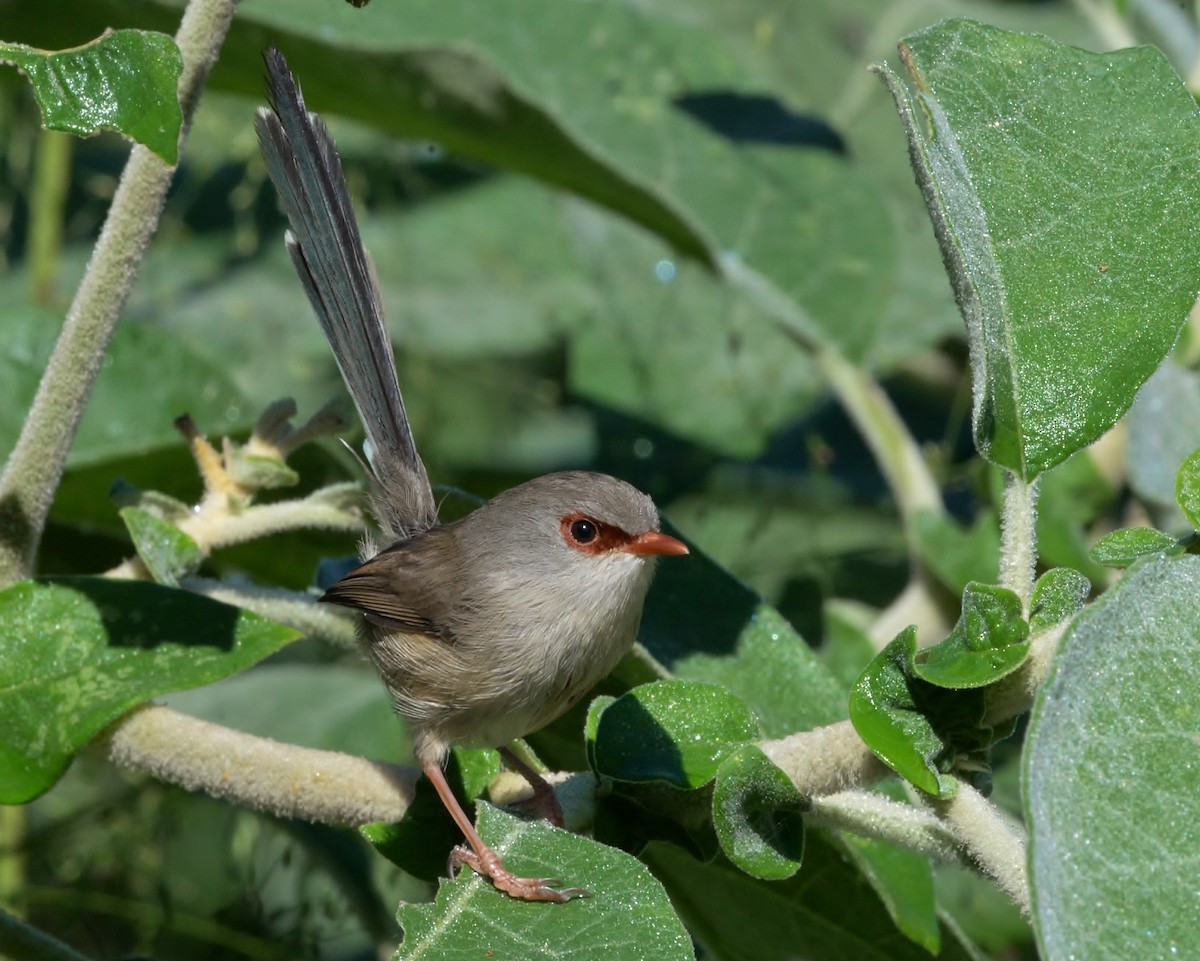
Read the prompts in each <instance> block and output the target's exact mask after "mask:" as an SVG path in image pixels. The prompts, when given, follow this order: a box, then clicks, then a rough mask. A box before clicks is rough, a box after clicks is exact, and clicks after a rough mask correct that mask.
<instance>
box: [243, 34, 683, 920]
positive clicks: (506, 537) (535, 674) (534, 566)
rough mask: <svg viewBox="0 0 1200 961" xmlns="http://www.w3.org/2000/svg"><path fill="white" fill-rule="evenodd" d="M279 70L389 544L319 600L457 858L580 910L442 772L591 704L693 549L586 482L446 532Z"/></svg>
mask: <svg viewBox="0 0 1200 961" xmlns="http://www.w3.org/2000/svg"><path fill="white" fill-rule="evenodd" d="M266 62H267V70H268V76H269V89H270V97H271V103H272V106H273V111H266V110H260V111H259V113H258V117H257V127H258V134H259V140H260V143H261V144H262V149H263V155H264V157H265V158H266V162H267V170H268V172H269V173H270V176H271V179H272V180H273V181H274V182H275V186H276V188H277V189H278V191H279V195H280V199H281V202H282V204H283V208H284V210H285V212H286V213H287V216H288V219H289V221H290V222H291V228H292V229H291V232H290V234H289V236H288V240H287V244H288V250H289V252H290V254H291V257H292V262H293V264H294V265H295V267H296V272H297V274H298V275H299V277H300V280H301V283H302V284H303V286H304V289H305V291H306V292H307V294H308V298H309V301H310V302H311V303H312V305H313V308H314V310H315V311H316V313H317V317H318V319H319V320H320V322H321V327H322V329H323V330H324V331H325V334H326V336H327V337H328V339H329V342H330V345H331V346H332V348H333V352H334V356H335V357H336V358H337V362H338V367H339V368H340V370H341V372H342V376H343V378H344V379H345V381H346V386H347V388H348V390H349V391H350V396H351V397H352V398H353V400H354V404H355V406H356V407H357V409H358V412H359V415H360V417H361V418H362V420H363V425H364V428H365V430H366V433H367V441H366V444H365V447H364V449H365V452H366V455H367V462H368V467H369V473H370V481H371V503H372V506H373V509H374V512H375V515H376V517H377V519H378V520H379V524H380V528H381V533H382V535H383V537H384V543H386V544H387V545H388V546H386V547H385V548H384V549H383V550H381V551H379V552H378V553H374V555H373V556H370V557H368V558H367V560H366V561H365V562H364V563H363V564H362V565H361V566H360V567H358V568H357V569H355V570H354V571H351V572H350V573H349V574H347V575H346V576H345V577H343V578H342V579H341V580H340V581H338V582H337V583H336V584H334V585H333V586H332V587H331V588H330V589H329V590H328V591H327V592H326V593H325V596H324V597H323V598H322V600H325V601H330V602H333V603H336V604H341V605H344V606H347V607H351V608H355V609H357V610H359V611H361V612H362V613H363V620H362V622H361V625H360V630H359V635H360V637H361V638H362V642H363V646H364V648H365V650H366V651H367V653H368V655H369V656H370V658H371V660H372V662H373V663H374V664H375V666H376V668H377V669H378V670H379V673H380V675H381V677H382V678H383V680H384V682H385V683H386V685H387V689H388V692H389V693H390V694H391V697H392V701H393V703H394V704H395V706H396V710H397V711H398V712H399V713H400V714H401V715H402V716H403V717H404V719H405V720H406V721H407V723H408V725H409V728H410V729H411V731H412V734H413V743H414V750H415V753H416V755H417V758H418V759H419V760H420V761H421V762H422V765H423V768H424V770H425V773H426V775H427V776H428V777H429V778H430V780H431V781H433V783H434V786H435V787H436V788H437V790H438V793H439V795H440V796H441V798H442V800H443V802H444V803H445V804H446V807H447V809H448V810H449V811H450V813H451V815H452V816H453V817H454V819H455V821H456V822H457V823H458V825H459V826H460V827H461V828H462V830H463V832H464V834H465V835H466V837H467V840H468V842H469V843H470V845H471V849H466V848H459V849H456V853H455V859H456V863H466V864H469V865H470V866H471V867H472V868H474V869H475V870H476V871H479V872H480V873H482V874H485V875H487V876H488V877H490V878H491V879H492V881H493V883H494V884H495V885H496V886H497V887H499V888H501V889H502V890H504V891H506V892H507V893H509V894H511V895H513V896H515V897H521V898H527V899H531V900H552V901H563V900H567V899H569V898H570V897H571V895H572V894H579V893H584V892H580V891H578V890H575V889H567V890H558V889H556V888H554V887H553V886H552V885H551V884H549V883H548V882H547V881H546V880H545V879H540V878H518V877H515V876H514V875H512V874H511V873H510V872H508V871H507V870H506V869H505V868H504V866H503V864H502V863H501V861H500V859H499V857H498V856H497V855H496V854H495V852H493V851H492V850H491V849H490V848H488V847H487V845H486V844H484V843H483V841H482V839H480V837H479V835H478V834H477V833H476V832H475V830H474V827H473V826H472V824H471V822H470V820H469V819H468V818H467V817H466V815H465V814H464V813H463V811H462V808H461V806H460V805H459V804H458V802H457V801H456V800H455V799H454V796H453V794H452V793H451V791H450V788H449V786H448V785H447V783H446V779H445V775H444V774H443V773H442V770H441V765H442V763H443V762H444V760H445V758H446V754H447V752H448V750H449V749H450V747H451V746H453V745H455V744H472V745H491V746H498V747H499V746H503V745H505V744H507V743H508V742H509V741H511V740H513V739H515V738H518V737H521V736H523V735H525V734H528V733H531V732H532V731H535V730H537V729H538V728H540V727H542V726H543V725H545V724H547V723H549V722H550V721H552V720H553V719H554V718H556V717H557V716H558V715H559V714H561V713H562V712H563V711H565V710H566V709H567V708H568V707H570V706H571V705H572V704H574V703H575V702H576V701H577V700H578V699H579V698H580V697H582V696H583V695H584V694H585V693H586V692H587V691H588V690H589V689H590V688H591V687H592V686H593V685H594V684H595V683H596V682H597V681H598V680H599V679H600V678H601V677H603V676H604V675H605V674H607V673H608V672H609V671H610V670H611V669H612V667H613V666H614V665H615V663H616V662H617V660H618V659H619V658H620V657H621V655H622V654H623V653H624V652H625V651H626V650H628V649H629V646H630V645H631V644H632V643H633V639H634V636H635V634H636V633H637V625H638V620H639V618H640V617H641V610H642V603H643V600H644V598H645V594H646V589H647V587H648V586H649V583H650V577H651V573H652V568H653V560H654V557H655V556H656V555H658V554H686V553H687V548H686V547H685V546H684V545H683V544H682V543H681V542H680V541H677V540H676V539H675V538H673V537H668V536H667V535H665V534H662V533H660V532H659V520H658V512H657V510H656V509H655V507H654V504H653V503H652V502H651V500H650V498H649V497H647V496H646V495H645V494H643V493H641V492H640V491H638V490H637V489H635V488H634V487H632V486H630V485H629V484H626V483H625V482H624V481H621V480H617V479H616V478H614V477H609V476H607V475H604V474H596V473H590V472H585V471H567V472H563V473H557V474H548V475H546V476H544V477H539V478H536V479H534V480H531V481H528V482H527V483H525V484H521V485H520V486H518V487H514V488H513V489H512V490H509V491H506V492H504V493H503V494H500V495H499V496H497V497H495V498H494V499H492V500H491V501H489V502H488V503H487V504H485V505H484V506H483V507H481V508H479V509H478V510H476V511H475V512H474V513H472V514H469V515H468V516H466V517H464V518H462V519H461V520H458V521H455V522H454V523H451V524H445V525H441V524H439V523H438V521H437V511H436V506H435V501H434V498H433V493H432V490H431V489H430V486H429V480H428V478H427V476H426V473H425V467H424V465H423V464H422V463H421V458H420V456H419V455H418V454H417V448H416V444H415V443H414V441H413V437H412V432H411V429H410V427H409V424H408V417H407V413H406V411H405V409H404V401H403V399H402V397H401V394H400V387H399V384H398V382H397V379H396V372H395V363H394V359H393V356H392V349H391V343H390V341H389V339H388V336H387V331H386V328H385V326H384V323H383V309H382V305H381V303H380V298H379V289H378V285H377V284H376V282H375V277H374V272H373V270H372V268H371V264H370V260H369V258H368V256H367V254H366V251H365V250H364V249H363V246H362V240H361V238H360V236H359V231H358V226H357V223H356V222H355V219H354V212H353V208H352V206H351V203H350V198H349V194H348V192H347V190H346V185H345V179H344V176H343V174H342V169H341V163H340V160H339V159H338V155H337V150H336V148H335V146H334V143H333V140H332V138H331V137H330V135H329V132H328V130H326V128H325V126H324V125H323V124H322V123H321V122H320V120H318V119H317V118H316V117H313V116H312V115H310V114H309V113H308V112H307V110H306V109H305V107H304V101H303V99H302V98H301V96H300V92H299V90H298V88H297V87H296V84H295V80H294V79H293V78H292V76H291V74H290V72H289V71H288V68H287V64H286V63H285V61H284V60H283V57H282V56H281V55H280V54H279V53H278V52H277V51H274V50H272V51H268V53H267V54H266ZM523 773H526V774H527V776H529V777H531V783H534V786H535V791H541V792H542V793H543V795H545V794H547V793H549V789H548V787H547V786H546V785H545V782H544V781H542V782H541V783H540V784H538V783H537V782H538V781H540V779H538V778H537V777H536V775H533V772H531V771H526V772H523ZM549 800H550V803H551V805H552V807H551V810H552V811H555V810H557V802H555V801H553V795H552V793H549ZM559 817H561V814H560V815H559Z"/></svg>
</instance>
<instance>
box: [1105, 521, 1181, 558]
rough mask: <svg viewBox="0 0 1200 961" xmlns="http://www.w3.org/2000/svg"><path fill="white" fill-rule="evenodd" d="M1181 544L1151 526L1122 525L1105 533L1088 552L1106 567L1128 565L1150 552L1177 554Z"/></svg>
mask: <svg viewBox="0 0 1200 961" xmlns="http://www.w3.org/2000/svg"><path fill="white" fill-rule="evenodd" d="M1182 550H1183V546H1182V545H1181V544H1180V543H1179V540H1178V539H1177V538H1174V537H1172V536H1171V535H1170V534H1164V533H1163V532H1162V531H1156V530H1154V529H1153V528H1151V527H1124V528H1122V529H1121V530H1119V531H1113V532H1111V533H1109V534H1105V535H1104V536H1103V537H1102V538H1100V540H1098V541H1097V542H1096V545H1095V547H1093V548H1092V549H1091V551H1090V552H1089V554H1090V556H1091V558H1092V560H1094V561H1095V562H1096V563H1097V564H1104V565H1105V566H1107V567H1128V566H1129V565H1130V564H1132V563H1133V562H1134V561H1136V560H1137V559H1138V558H1139V557H1146V556H1148V555H1150V554H1178V553H1180V552H1182Z"/></svg>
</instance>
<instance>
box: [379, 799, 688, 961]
mask: <svg viewBox="0 0 1200 961" xmlns="http://www.w3.org/2000/svg"><path fill="white" fill-rule="evenodd" d="M477 827H478V828H479V833H480V834H481V835H482V836H483V839H484V841H486V842H487V843H488V844H489V845H490V846H491V847H492V848H493V849H494V850H495V851H496V852H497V853H498V854H499V855H500V856H501V857H502V858H503V859H504V863H505V866H506V867H507V868H508V869H509V870H511V871H514V872H515V873H517V874H519V875H522V876H528V877H560V878H562V879H563V881H564V883H565V884H567V885H569V886H571V887H586V888H587V889H588V890H589V891H591V893H592V897H590V898H576V899H575V900H573V901H571V902H570V903H569V904H561V905H558V904H534V903H530V902H526V901H516V900H514V899H512V898H510V897H507V896H506V895H504V894H501V893H500V892H499V891H496V890H495V889H493V888H492V887H491V885H490V884H489V883H488V882H487V881H485V880H484V879H483V878H481V877H479V876H478V875H475V874H474V873H473V872H471V871H470V869H468V868H463V869H462V871H461V872H460V874H459V877H458V878H456V879H454V880H451V881H442V883H441V885H440V886H439V887H438V892H437V899H436V900H435V901H434V903H433V904H402V905H401V906H400V910H399V912H398V915H397V916H398V919H399V921H400V924H401V926H402V927H403V928H404V942H403V944H401V945H400V950H399V952H397V954H396V955H395V957H396V959H397V961H404V959H408V958H412V959H415V958H438V959H444V961H478V959H480V958H487V957H494V958H522V959H526V961H538V959H547V961H549V959H554V961H564V959H566V961H571V959H577V961H584V959H591V958H596V957H600V956H603V957H608V958H624V957H630V958H632V957H637V958H643V959H646V961H684V959H689V961H690V959H691V958H693V953H692V942H691V938H689V937H688V934H687V932H686V931H685V930H684V928H683V925H682V924H680V922H679V919H678V918H676V917H675V912H674V911H673V910H672V908H671V902H670V901H668V900H667V896H666V893H665V892H664V891H663V889H662V886H661V885H660V884H659V882H658V881H656V880H655V879H654V877H653V876H652V875H651V874H650V872H649V871H648V870H647V869H646V867H645V866H644V865H643V864H642V863H641V862H639V861H638V860H637V859H636V858H633V857H631V856H630V855H628V854H624V853H622V852H620V851H617V850H615V849H613V848H610V847H605V846H604V845H602V844H597V843H596V842H595V841H589V840H588V839H587V838H582V837H579V836H577V835H574V834H568V833H567V832H565V831H559V830H556V829H554V828H552V827H550V826H549V825H547V824H545V823H544V822H525V821H519V820H517V819H516V818H513V817H511V816H510V815H507V814H504V813H503V812H501V811H498V810H496V809H495V808H493V807H491V806H490V805H487V804H480V805H479V820H478V822H477Z"/></svg>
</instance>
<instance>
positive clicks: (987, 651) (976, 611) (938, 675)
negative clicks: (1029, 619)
mask: <svg viewBox="0 0 1200 961" xmlns="http://www.w3.org/2000/svg"><path fill="white" fill-rule="evenodd" d="M1028 656H1029V625H1028V624H1027V623H1025V619H1024V618H1023V617H1022V616H1021V599H1020V598H1019V597H1017V595H1016V594H1014V593H1013V592H1012V591H1010V590H1006V589H1005V588H1003V587H995V586H992V585H990V584H974V583H972V584H968V585H967V586H966V588H965V589H964V590H963V598H962V613H961V614H960V615H959V618H958V622H957V623H956V624H955V625H954V629H953V630H952V631H951V632H950V636H949V637H947V638H946V639H945V640H944V641H942V642H941V643H940V644H936V645H934V646H933V647H928V648H925V649H924V650H922V651H919V652H917V654H916V656H915V658H914V659H913V668H914V670H915V671H916V673H917V675H918V676H919V677H922V678H924V679H925V680H927V681H929V682H930V683H931V684H936V685H938V687H955V688H962V687H983V686H984V685H987V684H991V683H993V682H994V681H998V680H999V679H1000V678H1002V677H1004V676H1005V675H1006V674H1011V673H1012V672H1013V671H1015V670H1016V669H1017V668H1018V667H1020V666H1021V664H1022V662H1024V660H1025V658H1026V657H1028Z"/></svg>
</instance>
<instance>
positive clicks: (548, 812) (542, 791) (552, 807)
mask: <svg viewBox="0 0 1200 961" xmlns="http://www.w3.org/2000/svg"><path fill="white" fill-rule="evenodd" d="M500 756H501V757H502V758H504V763H505V764H507V765H508V766H509V767H510V768H512V769H513V770H514V771H516V772H517V773H518V774H519V775H521V777H523V778H525V780H526V781H528V782H529V786H530V787H531V788H533V801H534V804H535V805H536V806H537V809H538V810H539V811H540V812H541V814H542V818H543V819H545V820H547V821H549V822H550V823H551V824H553V825H554V826H555V827H556V828H561V827H563V811H562V805H561V804H559V803H558V795H557V794H555V793H554V788H552V787H551V786H550V782H549V781H547V780H546V779H545V778H544V777H542V776H541V775H540V774H538V772H537V771H535V770H534V769H533V768H531V767H530V766H529V765H528V764H526V763H525V762H524V761H522V760H521V759H520V758H519V757H517V755H516V754H515V753H514V752H513V750H512V748H509V747H502V748H500Z"/></svg>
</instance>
